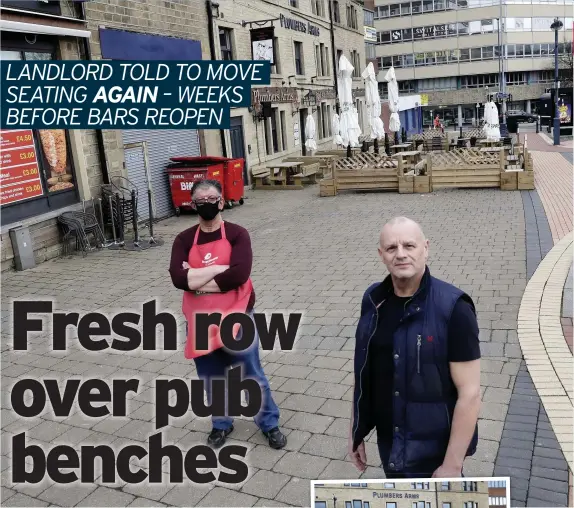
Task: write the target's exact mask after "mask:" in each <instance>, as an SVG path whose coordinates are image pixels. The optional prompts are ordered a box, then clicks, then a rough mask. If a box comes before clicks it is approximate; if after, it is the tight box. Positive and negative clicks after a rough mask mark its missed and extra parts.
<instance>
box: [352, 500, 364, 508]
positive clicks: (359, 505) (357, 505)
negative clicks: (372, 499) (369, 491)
mask: <svg viewBox="0 0 574 508" xmlns="http://www.w3.org/2000/svg"><path fill="white" fill-rule="evenodd" d="M353 508H363V502H362V501H360V500H358V499H353Z"/></svg>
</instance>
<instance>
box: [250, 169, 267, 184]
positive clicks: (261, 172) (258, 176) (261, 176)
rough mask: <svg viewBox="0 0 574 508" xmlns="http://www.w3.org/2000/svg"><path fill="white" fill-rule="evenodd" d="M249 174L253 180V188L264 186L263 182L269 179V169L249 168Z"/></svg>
mask: <svg viewBox="0 0 574 508" xmlns="http://www.w3.org/2000/svg"><path fill="white" fill-rule="evenodd" d="M251 174H252V175H253V178H254V179H255V187H262V186H263V185H265V181H266V180H268V179H269V168H266V167H260V168H251Z"/></svg>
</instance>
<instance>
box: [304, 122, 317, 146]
mask: <svg viewBox="0 0 574 508" xmlns="http://www.w3.org/2000/svg"><path fill="white" fill-rule="evenodd" d="M315 135H316V131H315V119H314V118H313V115H307V119H306V120H305V147H306V148H307V149H308V150H311V151H314V150H317V142H316V141H315Z"/></svg>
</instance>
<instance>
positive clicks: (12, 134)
mask: <svg viewBox="0 0 574 508" xmlns="http://www.w3.org/2000/svg"><path fill="white" fill-rule="evenodd" d="M43 194H44V189H43V188H42V181H41V179H40V169H39V166H38V158H37V153H36V146H35V144H34V136H33V135H32V131H31V130H29V129H27V130H1V131H0V205H7V204H10V203H15V202H17V201H24V200H26V199H30V198H35V197H38V196H42V195H43Z"/></svg>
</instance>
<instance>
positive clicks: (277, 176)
mask: <svg viewBox="0 0 574 508" xmlns="http://www.w3.org/2000/svg"><path fill="white" fill-rule="evenodd" d="M302 165H303V162H297V161H293V162H274V163H271V164H269V165H267V166H263V167H259V168H257V169H252V170H251V174H252V175H253V177H254V178H255V188H257V189H302V188H303V185H302V183H301V179H302V178H304V177H305V176H306V173H305V172H304V171H300V170H299V169H298V168H299V167H300V166H302ZM315 168H316V167H315ZM313 170H314V168H311V170H310V172H311V173H312V172H313Z"/></svg>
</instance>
